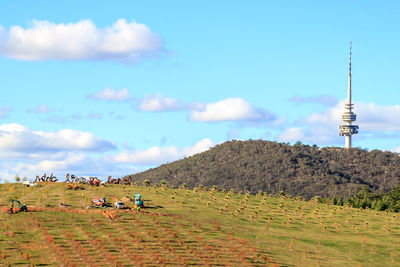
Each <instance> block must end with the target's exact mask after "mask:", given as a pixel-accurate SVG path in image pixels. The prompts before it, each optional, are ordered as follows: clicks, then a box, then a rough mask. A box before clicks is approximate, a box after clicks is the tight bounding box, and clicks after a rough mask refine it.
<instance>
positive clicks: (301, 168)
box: [131, 140, 400, 199]
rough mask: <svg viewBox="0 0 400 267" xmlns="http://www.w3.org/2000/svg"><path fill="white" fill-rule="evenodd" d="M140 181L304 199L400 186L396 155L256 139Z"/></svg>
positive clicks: (137, 177)
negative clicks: (212, 187)
mask: <svg viewBox="0 0 400 267" xmlns="http://www.w3.org/2000/svg"><path fill="white" fill-rule="evenodd" d="M131 177H132V178H133V179H134V180H136V181H138V182H143V181H145V180H148V181H147V182H150V183H153V184H154V183H158V184H159V183H160V182H161V181H162V180H164V181H166V182H167V183H168V186H172V187H179V186H181V185H183V184H184V185H185V186H187V187H188V188H193V187H198V186H199V185H203V186H206V187H211V186H214V185H215V186H217V187H218V188H219V189H225V190H229V189H231V188H232V189H234V190H235V191H237V192H239V191H242V192H244V191H250V192H251V193H257V192H258V191H263V192H267V193H269V194H277V193H279V192H280V191H283V192H285V193H286V194H289V195H292V196H302V197H304V198H306V199H310V198H312V197H314V196H320V197H322V198H332V197H340V196H341V197H342V198H344V199H348V198H349V197H350V196H354V195H355V194H357V193H358V192H359V191H360V190H361V189H362V188H368V190H370V191H371V193H375V192H384V193H386V192H390V190H391V189H392V188H394V187H395V186H396V185H398V184H400V157H399V155H398V154H397V153H392V152H385V151H379V150H372V151H367V150H364V149H359V148H352V149H349V150H346V149H342V148H337V147H325V148H318V147H317V146H316V145H314V146H309V145H303V144H301V143H299V142H298V143H296V144H294V145H290V144H287V143H277V142H270V141H262V140H249V141H229V142H225V143H223V144H220V145H217V146H215V147H214V148H212V149H210V150H208V151H206V152H203V153H200V154H196V155H194V156H191V157H187V158H185V159H182V160H178V161H175V162H172V163H169V164H164V165H161V166H159V167H157V168H153V169H149V170H147V171H145V172H142V173H138V174H134V175H131Z"/></svg>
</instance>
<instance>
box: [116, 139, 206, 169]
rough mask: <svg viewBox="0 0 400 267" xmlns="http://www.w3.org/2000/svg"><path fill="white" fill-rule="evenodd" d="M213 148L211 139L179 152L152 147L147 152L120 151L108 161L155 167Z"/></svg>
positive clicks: (173, 147) (176, 149)
mask: <svg viewBox="0 0 400 267" xmlns="http://www.w3.org/2000/svg"><path fill="white" fill-rule="evenodd" d="M212 146H214V143H213V141H212V140H211V139H203V140H200V141H198V142H197V143H196V144H195V145H194V146H192V147H184V148H183V149H181V150H179V149H178V148H177V147H175V146H170V147H158V146H154V147H151V148H149V149H147V150H138V151H122V152H121V153H119V154H117V155H115V156H113V157H110V158H109V160H111V161H113V162H115V163H131V164H135V165H157V164H161V163H166V162H167V161H168V162H171V161H174V160H177V159H180V158H183V157H186V156H191V155H194V154H196V153H200V152H204V151H206V150H208V149H209V148H210V147H212Z"/></svg>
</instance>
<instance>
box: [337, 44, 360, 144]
mask: <svg viewBox="0 0 400 267" xmlns="http://www.w3.org/2000/svg"><path fill="white" fill-rule="evenodd" d="M351 46H352V43H351V41H350V60H349V84H348V91H347V101H346V104H345V106H344V109H345V112H344V113H343V115H342V121H343V122H345V124H344V125H340V127H339V135H341V136H344V137H345V148H351V136H352V135H353V134H358V125H352V122H354V121H356V119H357V115H356V114H355V113H354V112H353V107H354V104H353V103H352V102H351V48H352V47H351Z"/></svg>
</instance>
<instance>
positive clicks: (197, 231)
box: [0, 183, 400, 266]
mask: <svg viewBox="0 0 400 267" xmlns="http://www.w3.org/2000/svg"><path fill="white" fill-rule="evenodd" d="M83 187H84V188H85V190H66V184H65V183H41V184H40V186H39V187H24V186H23V185H22V184H9V183H7V184H2V185H0V208H1V209H2V211H3V212H0V228H1V231H0V256H1V257H0V265H3V266H8V265H29V264H31V265H32V264H33V266H138V265H140V266H154V265H166V266H187V265H221V266H224V265H231V266H338V265H345V266H398V265H399V263H400V253H399V251H400V219H399V215H398V214H397V213H390V212H379V211H372V210H360V209H354V208H349V207H341V206H333V205H328V204H321V203H317V202H314V201H304V200H302V199H300V198H291V197H287V196H280V197H273V196H268V195H266V194H263V193H259V194H257V195H250V194H241V193H239V194H237V193H234V192H233V191H229V192H222V191H216V190H215V189H214V188H213V189H210V190H209V191H205V190H201V189H199V188H196V189H194V190H188V189H183V188H181V189H170V188H166V187H155V186H151V187H142V186H135V185H126V186H124V185H107V186H106V187H92V186H88V185H83ZM134 192H136V193H140V194H142V196H143V198H144V202H145V205H146V206H147V208H145V209H143V210H142V211H140V212H134V211H131V210H116V209H113V208H106V209H102V208H100V209H86V207H87V206H88V205H90V202H91V199H92V198H93V197H103V196H105V197H106V199H108V200H111V199H113V198H114V199H122V198H124V197H126V196H128V197H133V194H134ZM11 199H18V200H20V201H22V202H24V203H26V204H27V205H28V210H32V211H28V212H19V213H16V214H13V215H11V214H7V213H6V212H4V211H5V209H6V207H7V206H8V205H9V201H10V200H11ZM60 203H64V204H68V205H70V206H67V207H65V206H64V207H60V206H59V204H60ZM127 205H131V206H132V203H130V202H127ZM104 211H109V212H110V213H112V214H114V215H115V217H117V216H118V217H117V218H116V220H115V221H111V220H110V219H109V218H108V217H107V216H104V215H105V214H106V213H105V212H104Z"/></svg>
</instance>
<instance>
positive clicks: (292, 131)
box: [276, 100, 400, 145]
mask: <svg viewBox="0 0 400 267" xmlns="http://www.w3.org/2000/svg"><path fill="white" fill-rule="evenodd" d="M344 104H345V101H344V100H342V101H340V102H339V103H338V104H337V105H335V106H333V107H331V108H329V109H327V110H326V111H324V112H320V113H312V114H310V115H309V116H307V117H306V118H302V119H299V120H298V121H296V122H295V123H294V124H293V125H292V126H291V127H289V128H288V129H286V130H284V131H283V132H281V133H280V134H278V135H277V138H276V139H277V140H278V141H283V142H290V141H297V140H300V141H305V142H311V143H316V144H321V145H325V144H332V143H342V142H343V137H340V136H339V135H338V131H339V125H341V124H342V123H343V122H342V121H341V115H342V113H343V112H344ZM354 112H355V113H356V114H357V121H356V122H355V124H357V125H359V127H360V134H361V133H363V134H365V135H368V136H370V137H374V136H378V135H382V134H385V136H386V138H390V136H392V137H391V138H394V137H393V136H397V135H396V134H394V135H393V134H390V133H396V132H400V116H398V114H400V105H377V104H375V103H365V102H357V103H355V111H354Z"/></svg>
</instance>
